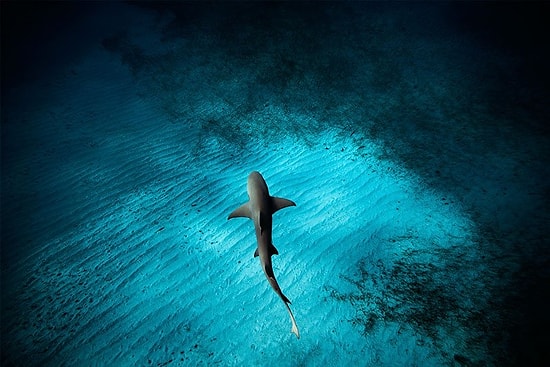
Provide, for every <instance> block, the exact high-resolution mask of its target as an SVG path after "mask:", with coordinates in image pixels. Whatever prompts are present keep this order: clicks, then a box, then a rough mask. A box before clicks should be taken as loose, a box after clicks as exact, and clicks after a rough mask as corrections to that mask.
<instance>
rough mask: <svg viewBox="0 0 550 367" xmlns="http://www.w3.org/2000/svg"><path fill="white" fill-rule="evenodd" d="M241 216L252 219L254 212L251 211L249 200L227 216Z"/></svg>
mask: <svg viewBox="0 0 550 367" xmlns="http://www.w3.org/2000/svg"><path fill="white" fill-rule="evenodd" d="M239 217H245V218H250V219H252V213H251V212H250V208H249V206H248V202H246V203H244V204H243V205H241V206H239V207H238V208H237V209H235V210H233V211H232V212H231V214H229V217H227V219H231V218H239Z"/></svg>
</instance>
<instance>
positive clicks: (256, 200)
mask: <svg viewBox="0 0 550 367" xmlns="http://www.w3.org/2000/svg"><path fill="white" fill-rule="evenodd" d="M246 191H247V192H248V197H249V199H250V200H249V201H248V202H247V203H245V204H243V205H241V206H240V207H238V208H237V209H235V210H234V211H233V212H232V213H231V214H229V217H228V218H227V219H231V218H237V217H246V218H250V219H252V221H253V222H254V229H255V230H256V240H257V241H258V248H257V249H256V252H254V257H257V256H258V257H259V258H260V264H261V266H262V269H263V270H264V273H265V276H266V277H267V280H268V281H269V284H270V285H271V287H272V288H273V290H274V291H275V293H277V294H278V295H279V297H281V299H282V300H283V302H284V304H285V306H286V309H287V310H288V314H289V315H290V321H292V333H294V334H295V335H296V337H297V338H298V339H299V338H300V332H299V331H298V326H296V320H295V319H294V315H293V314H292V311H291V310H290V307H289V306H288V304H289V303H290V301H289V300H288V298H286V296H285V295H284V294H283V292H282V291H281V288H280V287H279V284H278V283H277V280H276V279H275V274H273V266H272V265H271V256H272V255H278V254H279V252H278V251H277V249H276V248H275V246H273V243H271V232H272V225H273V218H272V216H273V213H275V212H276V211H277V210H279V209H283V208H286V207H288V206H296V204H295V203H294V202H292V201H290V200H288V199H283V198H277V197H273V196H271V195H269V190H268V188H267V184H266V183H265V180H264V178H263V177H262V175H261V174H260V173H259V172H256V171H254V172H252V173H250V175H249V176H248V181H247V185H246Z"/></svg>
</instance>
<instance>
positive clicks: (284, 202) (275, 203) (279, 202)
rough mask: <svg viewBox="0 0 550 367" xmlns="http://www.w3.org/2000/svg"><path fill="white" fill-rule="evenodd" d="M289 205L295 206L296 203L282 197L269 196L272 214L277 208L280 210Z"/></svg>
mask: <svg viewBox="0 0 550 367" xmlns="http://www.w3.org/2000/svg"><path fill="white" fill-rule="evenodd" d="M289 206H296V203H294V201H291V200H288V199H284V198H278V197H275V196H272V197H271V209H272V214H273V213H275V212H276V211H277V210H280V209H283V208H286V207H289Z"/></svg>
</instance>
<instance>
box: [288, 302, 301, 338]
mask: <svg viewBox="0 0 550 367" xmlns="http://www.w3.org/2000/svg"><path fill="white" fill-rule="evenodd" d="M289 303H290V302H289ZM285 306H286V309H287V310H288V314H289V315H290V321H292V330H291V332H292V334H294V335H296V337H297V338H298V339H300V332H299V331H298V325H296V320H295V319H294V315H293V314H292V311H291V310H290V307H288V304H286V303H285Z"/></svg>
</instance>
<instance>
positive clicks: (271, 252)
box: [269, 244, 279, 256]
mask: <svg viewBox="0 0 550 367" xmlns="http://www.w3.org/2000/svg"><path fill="white" fill-rule="evenodd" d="M271 255H279V251H277V249H276V248H275V246H273V244H270V245H269V256H271Z"/></svg>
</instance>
